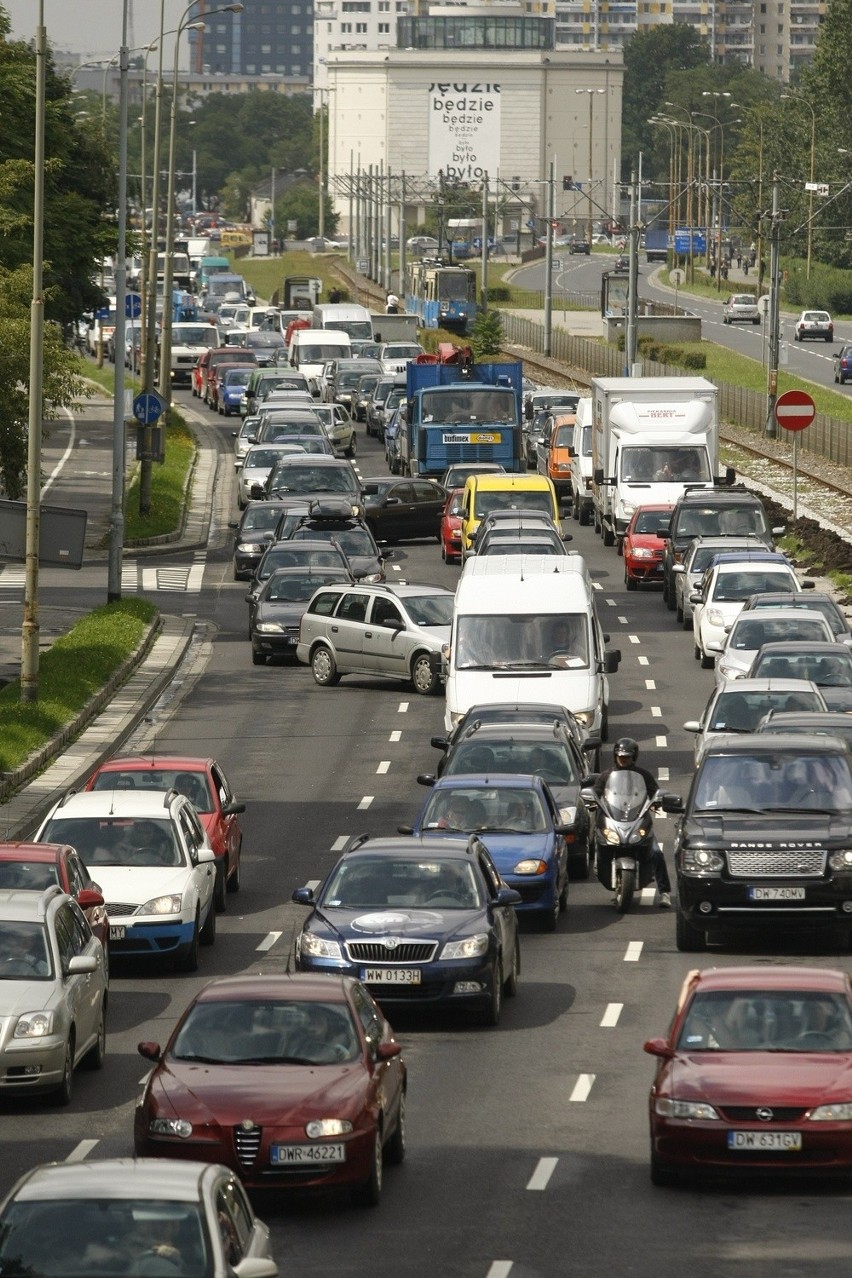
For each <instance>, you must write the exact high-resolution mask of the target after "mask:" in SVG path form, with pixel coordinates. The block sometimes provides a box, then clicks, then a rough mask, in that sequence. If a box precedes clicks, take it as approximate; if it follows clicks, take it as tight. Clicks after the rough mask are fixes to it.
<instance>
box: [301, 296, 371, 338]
mask: <svg viewBox="0 0 852 1278" xmlns="http://www.w3.org/2000/svg"><path fill="white" fill-rule="evenodd" d="M313 326H314V328H334V329H337V330H342V331H343V332H344V333H348V334H349V336H350V337H351V338H352V340H353V342H372V340H373V319H372V316H371V315H370V312H369V311H368V310H367V308H366V306H356V305H355V304H354V303H352V302H318V303H317V304H316V305H315V306H314V314H313Z"/></svg>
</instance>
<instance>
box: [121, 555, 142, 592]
mask: <svg viewBox="0 0 852 1278" xmlns="http://www.w3.org/2000/svg"><path fill="white" fill-rule="evenodd" d="M138 568H139V565H138V564H135V563H126V562H125V563H123V564H122V565H121V593H122V594H123V595H126V594H135V593H136V591H137V590H138V589H139V572H138Z"/></svg>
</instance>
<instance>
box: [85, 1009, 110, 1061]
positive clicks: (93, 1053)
mask: <svg viewBox="0 0 852 1278" xmlns="http://www.w3.org/2000/svg"><path fill="white" fill-rule="evenodd" d="M105 1060H106V1001H104V1002H103V1003H101V1018H100V1020H99V1021H98V1034H97V1038H96V1039H95V1041H94V1043H93V1045H92V1046H91V1047H90V1048H89V1050H88V1052H87V1053H86V1061H85V1064H86V1068H87V1069H103V1067H104V1061H105Z"/></svg>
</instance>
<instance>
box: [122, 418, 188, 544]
mask: <svg viewBox="0 0 852 1278" xmlns="http://www.w3.org/2000/svg"><path fill="white" fill-rule="evenodd" d="M171 418H172V420H171V424H170V425H169V426H168V427H167V428H166V459H165V461H164V462H155V463H154V471H153V475H152V480H151V510H150V513H149V514H147V515H140V513H139V467H138V466H137V468H136V471H135V473H134V475H133V478H132V479H131V481H130V483H129V485H128V488H127V494H126V497H125V502H124V509H125V524H124V540H125V544H126V545H131V544H132V543H133V542H134V541H138V540H139V539H140V538H145V537H163V536H166V535H168V534H169V533H175V532H178V531H179V530H180V527H181V521H182V519H183V511H184V505H185V501H186V496H185V490H186V478H187V475H188V473H189V468H190V466H191V465H192V459H193V457H194V456H195V439H194V437H193V435H192V433H191V431H190V430H189V428H188V427H187V425H186V423H185V422H184V420H183V418H182V417H181V415H180V413H179V412H177V410H176V409H174V408H173V409H172V412H171Z"/></svg>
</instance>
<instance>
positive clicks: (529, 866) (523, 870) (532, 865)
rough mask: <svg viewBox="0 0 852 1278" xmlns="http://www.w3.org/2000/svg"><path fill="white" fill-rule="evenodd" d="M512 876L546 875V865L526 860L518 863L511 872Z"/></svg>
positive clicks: (542, 862)
mask: <svg viewBox="0 0 852 1278" xmlns="http://www.w3.org/2000/svg"><path fill="white" fill-rule="evenodd" d="M512 873H513V874H547V864H546V863H545V862H544V861H536V860H533V859H532V858H529V857H528V858H527V859H526V860H525V861H519V862H518V864H517V865H516V866H515V868H514V869H513V870H512Z"/></svg>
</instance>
